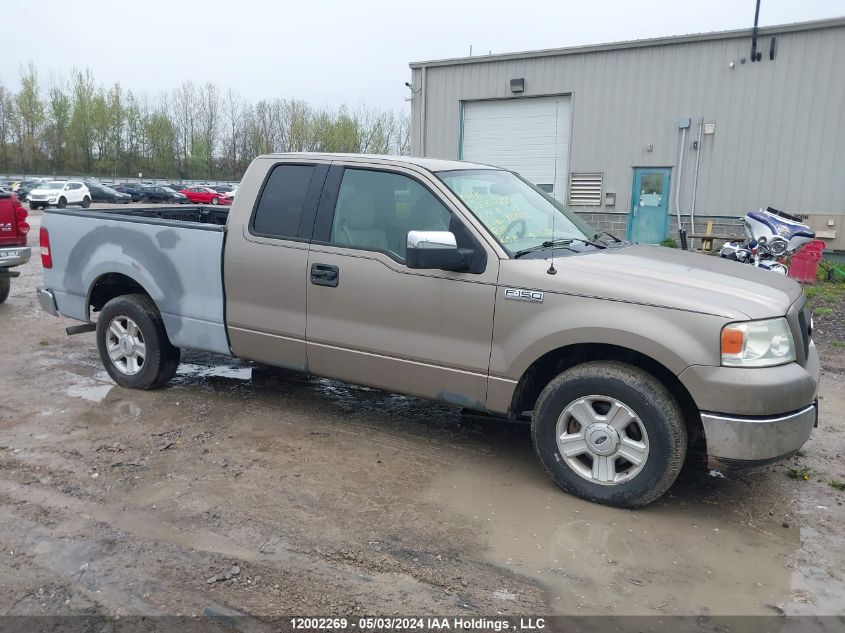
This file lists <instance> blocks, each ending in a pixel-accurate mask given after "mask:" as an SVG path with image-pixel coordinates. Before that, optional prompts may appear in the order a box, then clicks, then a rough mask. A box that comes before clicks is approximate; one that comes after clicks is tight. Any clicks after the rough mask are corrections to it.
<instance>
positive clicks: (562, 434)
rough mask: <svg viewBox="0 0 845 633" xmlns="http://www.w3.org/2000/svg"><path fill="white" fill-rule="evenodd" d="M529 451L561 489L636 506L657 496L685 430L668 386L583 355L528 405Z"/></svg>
mask: <svg viewBox="0 0 845 633" xmlns="http://www.w3.org/2000/svg"><path fill="white" fill-rule="evenodd" d="M531 436H532V439H533V441H534V450H535V451H536V453H537V456H538V458H539V460H540V462H541V463H542V464H543V466H544V467H545V469H546V471H547V472H548V473H549V475H551V477H552V479H554V481H555V483H556V484H557V485H558V486H560V487H561V488H563V489H564V490H565V491H567V492H569V493H571V494H573V495H576V496H578V497H581V498H582V499H587V500H588V501H593V502H596V503H601V504H604V505H609V506H616V507H620V508H635V507H638V506H644V505H646V504H648V503H651V502H652V501H654V500H655V499H657V498H659V497H660V496H662V495H663V494H664V493H665V492H666V491H667V490H668V489H669V488H670V486H671V485H672V484H673V483H674V482H675V479H676V478H677V476H678V473H679V472H680V470H681V466H682V465H683V463H684V458H685V456H686V449H687V432H686V425H685V424H684V418H683V414H682V412H681V409H680V407H679V406H678V403H677V402H676V400H675V398H674V397H673V396H672V394H671V393H669V391H668V390H667V389H666V387H664V386H663V384H661V383H660V382H659V381H658V380H657V379H656V378H655V377H654V376H652V375H651V374H649V373H647V372H645V371H643V370H642V369H640V368H638V367H634V366H633V365H628V364H625V363H620V362H604V361H597V362H589V363H584V364H582V365H577V366H575V367H572V368H570V369H568V370H566V371H565V372H563V373H562V374H560V375H559V376H557V377H556V378H555V379H554V380H552V381H551V382H550V383H549V384H548V385H547V386H546V388H545V389H544V390H543V392H542V393H541V394H540V397H539V398H538V399H537V405H536V406H535V408H534V417H533V419H532V422H531Z"/></svg>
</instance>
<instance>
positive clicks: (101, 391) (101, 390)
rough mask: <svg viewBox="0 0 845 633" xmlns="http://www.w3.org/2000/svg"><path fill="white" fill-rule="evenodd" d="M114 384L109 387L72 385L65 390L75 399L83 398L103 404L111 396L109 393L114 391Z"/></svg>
mask: <svg viewBox="0 0 845 633" xmlns="http://www.w3.org/2000/svg"><path fill="white" fill-rule="evenodd" d="M114 387H115V385H114V383H112V384H108V385H84V384H79V385H71V386H70V387H68V388H67V389H65V393H66V394H67V395H69V396H73V397H74V398H82V399H83V400H88V401H89V402H102V401H103V400H105V399H106V396H107V395H109V392H110V391H111V390H112V389H114Z"/></svg>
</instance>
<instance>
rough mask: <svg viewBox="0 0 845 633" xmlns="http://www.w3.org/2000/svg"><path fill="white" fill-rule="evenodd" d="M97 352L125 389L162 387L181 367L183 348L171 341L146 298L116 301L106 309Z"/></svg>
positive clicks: (125, 297)
mask: <svg viewBox="0 0 845 633" xmlns="http://www.w3.org/2000/svg"><path fill="white" fill-rule="evenodd" d="M97 349H98V350H99V352H100V359H101V360H102V361H103V365H104V366H105V368H106V371H107V372H108V373H109V376H111V377H112V380H114V381H115V382H116V383H117V384H119V385H120V386H121V387H129V388H131V389H155V388H157V387H161V386H162V385H164V384H165V383H166V382H167V381H168V380H170V379H171V378H172V377H173V375H174V374H175V373H176V369H177V367H178V366H179V356H180V351H179V348H178V347H174V346H173V345H172V344H171V343H170V340H169V339H168V338H167V332H166V331H165V329H164V323H163V322H162V320H161V315H160V314H159V311H158V309H157V308H156V307H155V304H153V302H152V300H151V299H150V298H149V297H147V296H146V295H142V294H132V295H123V296H121V297H115V298H114V299H112V300H111V301H109V302H108V303H106V305H105V306H103V309H102V310H101V311H100V317H99V319H98V320H97Z"/></svg>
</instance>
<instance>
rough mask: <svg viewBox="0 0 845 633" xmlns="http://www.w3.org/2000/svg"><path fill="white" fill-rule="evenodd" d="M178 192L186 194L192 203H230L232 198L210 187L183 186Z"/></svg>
mask: <svg viewBox="0 0 845 633" xmlns="http://www.w3.org/2000/svg"><path fill="white" fill-rule="evenodd" d="M179 193H181V194H184V195H186V196H188V201H189V202H191V203H193V204H232V200H231V199H229V198H227V197H226V196H224V195H223V194H222V193H220V192H219V191H214V189H212V188H211V187H185V188H184V189H182V191H180V192H179Z"/></svg>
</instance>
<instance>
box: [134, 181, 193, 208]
mask: <svg viewBox="0 0 845 633" xmlns="http://www.w3.org/2000/svg"><path fill="white" fill-rule="evenodd" d="M140 190H141V192H142V194H143V196H142V199H143V200H144V201H146V202H169V203H171V204H172V203H177V204H185V203H187V202H188V198H187V197H186V196H184V195H182V194H181V193H179V192H178V191H173V189H169V188H168V187H161V186H159V185H142V186H141V187H140Z"/></svg>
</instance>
